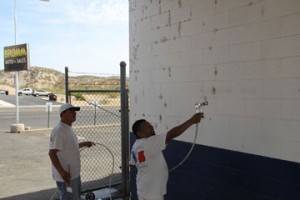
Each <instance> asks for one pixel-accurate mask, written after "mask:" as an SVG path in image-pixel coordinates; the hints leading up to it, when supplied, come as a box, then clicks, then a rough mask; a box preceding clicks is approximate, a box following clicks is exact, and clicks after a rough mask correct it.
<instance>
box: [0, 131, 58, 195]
mask: <svg viewBox="0 0 300 200" xmlns="http://www.w3.org/2000/svg"><path fill="white" fill-rule="evenodd" d="M49 135H50V130H47V129H45V130H36V131H24V132H21V133H7V132H0V174H1V177H0V181H1V183H2V185H1V187H0V200H44V199H45V200H50V198H51V197H52V196H53V194H54V193H55V192H56V186H55V182H54V181H53V180H52V177H51V164H50V159H49V156H48V147H49ZM56 196H57V195H56ZM54 199H57V198H54Z"/></svg>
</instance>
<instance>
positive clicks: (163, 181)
mask: <svg viewBox="0 0 300 200" xmlns="http://www.w3.org/2000/svg"><path fill="white" fill-rule="evenodd" d="M202 118H204V115H203V113H202V112H200V113H196V114H194V115H193V116H192V117H191V118H190V119H188V120H187V121H185V122H184V123H182V124H181V125H179V126H176V127H174V128H172V129H171V130H169V131H168V132H167V133H166V134H161V135H156V134H155V131H154V128H153V126H152V125H151V124H150V123H149V122H148V121H146V120H145V119H140V120H137V121H136V122H135V123H134V124H133V125H132V131H133V133H134V134H135V136H136V137H137V140H136V141H135V143H134V144H133V146H132V151H131V165H135V166H136V168H137V170H138V173H137V176H136V184H137V194H138V198H139V200H163V199H164V195H165V194H166V192H167V181H168V167H167V163H166V161H165V158H164V156H163V154H162V151H163V150H164V149H165V147H166V144H168V143H169V142H170V141H171V140H172V139H174V138H176V137H178V136H179V135H181V134H182V133H184V132H185V131H186V130H187V129H188V128H190V127H191V126H192V125H193V124H197V123H199V122H200V121H201V119H202Z"/></svg>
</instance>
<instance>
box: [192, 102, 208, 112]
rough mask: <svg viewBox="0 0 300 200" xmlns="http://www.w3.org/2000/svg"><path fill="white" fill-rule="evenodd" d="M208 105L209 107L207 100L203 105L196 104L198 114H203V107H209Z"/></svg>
mask: <svg viewBox="0 0 300 200" xmlns="http://www.w3.org/2000/svg"><path fill="white" fill-rule="evenodd" d="M207 105H208V101H206V100H205V101H203V102H201V103H196V104H195V110H196V113H199V112H202V107H203V106H207Z"/></svg>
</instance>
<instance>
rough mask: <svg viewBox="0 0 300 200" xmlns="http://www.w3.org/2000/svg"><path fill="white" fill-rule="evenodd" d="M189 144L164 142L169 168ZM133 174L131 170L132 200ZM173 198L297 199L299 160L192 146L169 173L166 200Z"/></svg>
mask: <svg viewBox="0 0 300 200" xmlns="http://www.w3.org/2000/svg"><path fill="white" fill-rule="evenodd" d="M131 141H132V143H133V141H134V139H133V138H132V140H131ZM191 145H192V144H191V143H186V142H180V141H172V142H171V143H170V144H169V145H168V147H167V149H166V150H165V152H164V154H165V157H166V160H167V163H168V165H169V168H172V167H173V166H175V165H177V164H178V163H179V162H180V161H181V160H182V159H183V158H184V157H185V155H186V154H187V153H188V151H189V149H190V147H191ZM135 174H136V171H135V170H131V191H132V199H133V200H134V199H137V198H136V191H135V190H136V186H135ZM177 199H178V200H179V199H180V200H182V199H197V200H208V199H209V200H227V199H228V200H234V199H237V200H248V199H249V200H271V199H272V200H273V199H274V200H275V199H276V200H296V199H300V163H295V162H290V161H284V160H279V159H273V158H268V157H263V156H258V155H252V154H247V153H242V152H237V151H231V150H225V149H220V148H215V147H209V146H204V145H196V146H195V148H194V150H193V152H192V154H191V155H190V157H189V158H188V159H187V161H186V162H185V163H184V164H183V165H182V166H180V167H179V168H177V169H176V170H175V171H172V172H170V178H169V183H168V194H167V195H166V200H177Z"/></svg>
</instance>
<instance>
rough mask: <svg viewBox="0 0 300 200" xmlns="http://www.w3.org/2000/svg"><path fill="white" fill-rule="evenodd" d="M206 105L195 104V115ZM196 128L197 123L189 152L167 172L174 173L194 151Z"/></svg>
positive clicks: (206, 103)
mask: <svg viewBox="0 0 300 200" xmlns="http://www.w3.org/2000/svg"><path fill="white" fill-rule="evenodd" d="M207 105H208V101H207V100H205V101H204V102H202V103H196V104H195V110H196V113H199V112H202V107H203V106H207ZM198 127H199V123H197V124H196V131H195V136H194V141H193V144H192V146H191V148H190V150H189V152H188V153H187V154H186V156H185V157H184V158H183V159H182V161H180V162H179V163H178V164H177V165H176V166H174V167H173V168H171V169H170V170H169V172H172V171H174V170H175V169H177V168H178V167H179V166H181V165H182V164H183V163H184V162H185V161H186V160H187V159H188V158H189V156H190V155H191V153H192V151H193V150H194V147H195V144H196V139H197V137H198Z"/></svg>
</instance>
